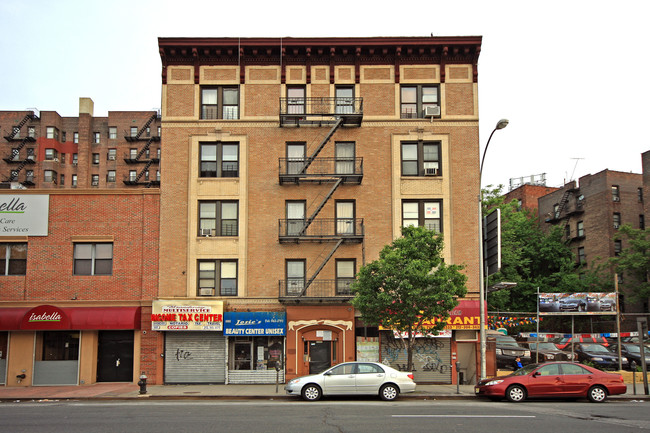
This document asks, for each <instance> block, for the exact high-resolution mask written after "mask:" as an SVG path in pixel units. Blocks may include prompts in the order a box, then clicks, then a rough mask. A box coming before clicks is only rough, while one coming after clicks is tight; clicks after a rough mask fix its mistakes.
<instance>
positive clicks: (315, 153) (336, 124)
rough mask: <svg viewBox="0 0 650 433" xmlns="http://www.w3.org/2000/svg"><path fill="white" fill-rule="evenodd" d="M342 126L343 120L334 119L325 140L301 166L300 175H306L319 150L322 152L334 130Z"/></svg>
mask: <svg viewBox="0 0 650 433" xmlns="http://www.w3.org/2000/svg"><path fill="white" fill-rule="evenodd" d="M342 124H343V118H342V117H338V118H337V119H336V123H334V125H333V126H332V129H330V131H329V132H328V133H327V135H326V136H325V138H323V141H321V142H320V144H319V145H318V147H317V148H316V149H314V152H313V153H312V154H311V156H310V157H309V158H307V159H306V160H305V165H304V166H303V168H302V170H301V171H300V173H306V172H307V168H309V166H310V165H311V163H312V162H313V161H314V159H316V157H317V156H318V154H319V153H320V152H321V150H323V148H324V147H325V145H326V144H327V142H328V141H330V138H332V135H334V133H335V132H336V130H337V129H339V128H340V127H341V125H342Z"/></svg>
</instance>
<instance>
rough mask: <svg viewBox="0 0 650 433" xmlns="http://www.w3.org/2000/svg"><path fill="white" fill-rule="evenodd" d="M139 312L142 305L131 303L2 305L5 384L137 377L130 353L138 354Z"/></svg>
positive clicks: (1, 348) (0, 326)
mask: <svg viewBox="0 0 650 433" xmlns="http://www.w3.org/2000/svg"><path fill="white" fill-rule="evenodd" d="M140 314H141V312H140V307H135V306H134V307H58V306H54V305H39V306H35V307H31V308H30V307H22V308H1V309H0V351H1V352H2V355H1V356H0V358H1V359H2V363H0V373H2V377H3V380H4V383H5V384H6V385H7V386H28V385H34V386H36V385H83V384H91V383H95V382H101V381H111V382H115V381H124V382H134V381H136V380H137V379H136V378H135V377H134V371H137V370H138V367H139V357H135V356H134V354H135V353H136V351H137V352H138V353H139V346H137V343H139V337H138V341H137V342H136V335H138V336H139V333H135V332H134V331H135V330H137V329H140ZM7 331H8V332H7ZM116 336H119V341H120V344H117V345H116V344H114V342H115V340H116ZM136 359H137V364H138V365H137V366H136V365H135V364H136Z"/></svg>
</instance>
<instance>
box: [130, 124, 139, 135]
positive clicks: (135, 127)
mask: <svg viewBox="0 0 650 433" xmlns="http://www.w3.org/2000/svg"><path fill="white" fill-rule="evenodd" d="M130 135H131V137H137V135H138V127H137V126H132V127H131V133H130Z"/></svg>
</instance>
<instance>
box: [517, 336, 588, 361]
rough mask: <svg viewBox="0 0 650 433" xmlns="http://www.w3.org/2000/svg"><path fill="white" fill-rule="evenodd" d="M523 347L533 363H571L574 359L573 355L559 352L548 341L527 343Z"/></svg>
mask: <svg viewBox="0 0 650 433" xmlns="http://www.w3.org/2000/svg"><path fill="white" fill-rule="evenodd" d="M523 345H524V346H526V347H528V349H529V350H530V359H531V360H532V361H533V362H539V363H542V362H550V361H573V360H574V359H575V358H576V356H575V353H571V352H565V351H563V350H560V349H558V348H557V346H556V345H555V344H553V343H551V342H550V341H540V342H536V341H529V342H527V343H523Z"/></svg>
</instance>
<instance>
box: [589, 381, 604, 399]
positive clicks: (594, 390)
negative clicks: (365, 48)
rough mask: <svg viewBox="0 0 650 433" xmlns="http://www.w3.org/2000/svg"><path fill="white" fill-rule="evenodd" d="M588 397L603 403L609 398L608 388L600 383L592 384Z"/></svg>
mask: <svg viewBox="0 0 650 433" xmlns="http://www.w3.org/2000/svg"><path fill="white" fill-rule="evenodd" d="M587 397H588V398H589V401H590V402H592V403H602V402H604V401H605V400H607V390H606V389H605V388H603V387H602V386H600V385H596V386H592V387H591V388H589V392H588V393H587Z"/></svg>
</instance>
